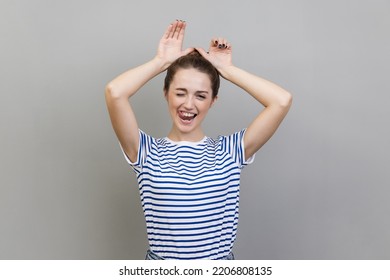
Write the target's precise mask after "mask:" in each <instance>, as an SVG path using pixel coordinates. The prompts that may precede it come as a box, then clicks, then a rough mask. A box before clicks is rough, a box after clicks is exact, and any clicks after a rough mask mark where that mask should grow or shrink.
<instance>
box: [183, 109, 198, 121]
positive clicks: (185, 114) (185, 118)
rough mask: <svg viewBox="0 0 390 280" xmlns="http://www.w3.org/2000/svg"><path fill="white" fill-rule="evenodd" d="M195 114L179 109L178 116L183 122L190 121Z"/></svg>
mask: <svg viewBox="0 0 390 280" xmlns="http://www.w3.org/2000/svg"><path fill="white" fill-rule="evenodd" d="M196 116H197V114H195V113H189V112H185V111H179V117H180V119H181V120H182V121H184V122H191V121H192V120H193V119H194V118H195V117H196Z"/></svg>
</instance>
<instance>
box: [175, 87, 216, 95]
mask: <svg viewBox="0 0 390 280" xmlns="http://www.w3.org/2000/svg"><path fill="white" fill-rule="evenodd" d="M175 90H179V91H184V92H188V90H187V89H186V88H175ZM195 93H206V94H209V92H208V91H207V90H197V91H196V92H195Z"/></svg>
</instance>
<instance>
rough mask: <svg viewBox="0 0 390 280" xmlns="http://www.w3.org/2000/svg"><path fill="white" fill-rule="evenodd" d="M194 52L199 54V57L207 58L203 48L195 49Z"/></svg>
mask: <svg viewBox="0 0 390 280" xmlns="http://www.w3.org/2000/svg"><path fill="white" fill-rule="evenodd" d="M195 50H197V51H198V52H199V53H200V54H201V56H203V57H204V58H207V55H208V53H207V52H206V51H205V50H204V49H203V48H195Z"/></svg>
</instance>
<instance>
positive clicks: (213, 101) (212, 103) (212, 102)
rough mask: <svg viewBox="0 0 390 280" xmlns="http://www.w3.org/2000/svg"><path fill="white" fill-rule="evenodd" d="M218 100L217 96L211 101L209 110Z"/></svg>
mask: <svg viewBox="0 0 390 280" xmlns="http://www.w3.org/2000/svg"><path fill="white" fill-rule="evenodd" d="M217 100H218V95H217V96H216V97H214V98H213V100H211V104H210V108H211V107H213V106H214V103H215V102H216V101H217Z"/></svg>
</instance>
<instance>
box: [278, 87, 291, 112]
mask: <svg viewBox="0 0 390 280" xmlns="http://www.w3.org/2000/svg"><path fill="white" fill-rule="evenodd" d="M292 100H293V97H292V94H291V93H289V92H287V91H286V92H284V95H283V97H282V98H281V99H280V101H279V105H280V107H282V108H286V109H287V110H288V109H290V107H291V104H292Z"/></svg>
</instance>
